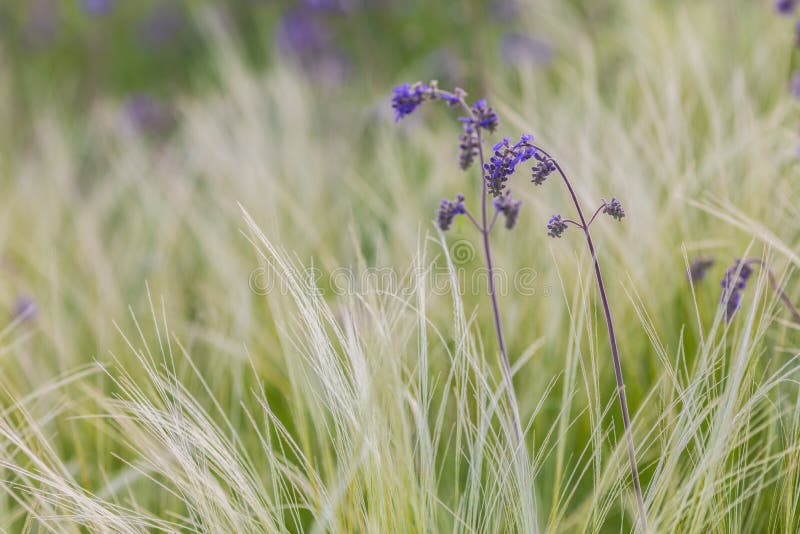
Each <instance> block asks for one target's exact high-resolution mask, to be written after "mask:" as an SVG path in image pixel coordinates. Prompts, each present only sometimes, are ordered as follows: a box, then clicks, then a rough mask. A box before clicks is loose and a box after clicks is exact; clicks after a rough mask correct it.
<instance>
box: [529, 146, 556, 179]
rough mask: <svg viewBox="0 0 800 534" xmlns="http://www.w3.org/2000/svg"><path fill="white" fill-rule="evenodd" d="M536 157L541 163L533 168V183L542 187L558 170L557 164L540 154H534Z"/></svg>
mask: <svg viewBox="0 0 800 534" xmlns="http://www.w3.org/2000/svg"><path fill="white" fill-rule="evenodd" d="M534 157H535V158H536V159H537V161H538V162H539V163H537V164H536V165H534V166H533V167H531V182H533V183H534V185H542V184H543V183H544V181H545V180H547V177H548V176H550V174H551V173H553V172H555V170H556V163H555V162H554V161H553V160H552V159H551V158H548V157H545V156H543V155H541V154H540V153H538V152H537V153H536V154H534Z"/></svg>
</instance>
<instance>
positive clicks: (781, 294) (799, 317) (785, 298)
mask: <svg viewBox="0 0 800 534" xmlns="http://www.w3.org/2000/svg"><path fill="white" fill-rule="evenodd" d="M745 263H755V264H758V265H759V266H761V268H762V269H764V270H765V271H767V276H768V277H769V283H770V285H771V286H772V290H773V291H775V293H776V294H777V295H778V298H780V299H781V302H783V304H784V305H785V306H786V307H787V308H788V309H789V312H790V313H791V314H792V320H793V321H794V322H795V324H798V325H800V312H798V311H797V308H796V307H795V305H794V304H793V303H792V301H791V299H790V298H789V295H787V294H786V292H785V291H784V290H783V288H782V287H781V286H779V285H778V280H777V279H776V278H775V274H774V273H773V272H772V269H770V268H769V265H767V264H766V263H765V262H763V261H762V260H759V259H757V258H751V259H748V260H745Z"/></svg>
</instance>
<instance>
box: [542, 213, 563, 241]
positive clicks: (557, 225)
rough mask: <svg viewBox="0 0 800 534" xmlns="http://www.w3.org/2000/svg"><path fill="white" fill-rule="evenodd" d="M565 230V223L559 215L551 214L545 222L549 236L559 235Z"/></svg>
mask: <svg viewBox="0 0 800 534" xmlns="http://www.w3.org/2000/svg"><path fill="white" fill-rule="evenodd" d="M566 230H567V223H566V222H564V220H563V219H562V218H561V215H553V216H552V217H550V220H549V221H548V222H547V235H549V236H550V237H561V235H562V234H563V233H564V232H565V231H566Z"/></svg>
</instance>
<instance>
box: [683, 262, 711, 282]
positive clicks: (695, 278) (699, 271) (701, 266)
mask: <svg viewBox="0 0 800 534" xmlns="http://www.w3.org/2000/svg"><path fill="white" fill-rule="evenodd" d="M712 265H714V258H695V259H693V260H692V263H690V264H689V272H688V273H686V274H687V277H688V278H689V280H691V281H692V282H700V281H701V280H703V278H705V277H706V273H707V272H708V270H709V269H710V268H711V266H712Z"/></svg>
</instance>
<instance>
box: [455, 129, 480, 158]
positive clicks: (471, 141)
mask: <svg viewBox="0 0 800 534" xmlns="http://www.w3.org/2000/svg"><path fill="white" fill-rule="evenodd" d="M461 124H462V126H461V127H462V129H463V132H462V133H461V135H459V136H458V140H459V145H458V148H459V150H460V151H461V153H460V156H459V161H458V164H459V166H460V167H461V169H462V170H467V169H469V168H470V167H471V166H472V163H473V162H474V161H475V157H476V156H477V155H478V147H479V146H480V143H479V142H478V132H477V131H476V130H475V119H473V118H471V117H461Z"/></svg>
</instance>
